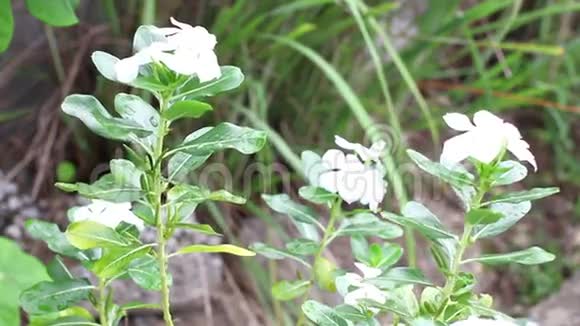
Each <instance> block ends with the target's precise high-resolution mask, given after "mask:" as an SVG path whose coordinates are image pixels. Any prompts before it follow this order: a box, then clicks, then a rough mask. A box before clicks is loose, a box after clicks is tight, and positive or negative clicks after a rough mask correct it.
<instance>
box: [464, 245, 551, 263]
mask: <svg viewBox="0 0 580 326" xmlns="http://www.w3.org/2000/svg"><path fill="white" fill-rule="evenodd" d="M555 258H556V256H554V255H553V254H551V253H549V252H547V251H545V250H544V249H542V248H540V247H531V248H528V249H525V250H520V251H514V252H510V253H506V254H491V255H483V256H481V257H476V258H470V259H466V260H464V261H463V262H462V264H466V263H471V262H479V263H482V264H486V265H501V264H509V263H517V264H522V265H538V264H543V263H547V262H550V261H552V260H554V259H555Z"/></svg>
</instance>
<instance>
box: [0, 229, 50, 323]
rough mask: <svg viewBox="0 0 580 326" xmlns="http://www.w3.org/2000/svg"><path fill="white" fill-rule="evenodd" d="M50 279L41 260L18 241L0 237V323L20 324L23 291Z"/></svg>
mask: <svg viewBox="0 0 580 326" xmlns="http://www.w3.org/2000/svg"><path fill="white" fill-rule="evenodd" d="M49 279H50V278H49V277H48V275H47V273H46V269H45V268H44V265H43V264H42V262H41V261H39V260H38V259H37V258H36V257H34V256H31V255H28V254H27V253H25V252H24V251H22V250H21V249H20V247H19V246H18V244H17V243H16V242H14V241H12V240H9V239H7V238H4V237H0V289H1V290H0V324H1V325H6V326H12V325H14V326H16V325H20V312H19V308H18V296H19V295H20V293H21V291H22V290H24V289H26V288H28V287H30V286H32V285H34V284H36V283H38V282H41V281H46V280H49Z"/></svg>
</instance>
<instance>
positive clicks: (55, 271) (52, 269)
mask: <svg viewBox="0 0 580 326" xmlns="http://www.w3.org/2000/svg"><path fill="white" fill-rule="evenodd" d="M46 271H47V272H48V275H49V276H50V278H51V279H52V280H53V281H66V280H72V279H74V276H73V275H72V273H71V272H70V271H69V270H68V268H67V267H66V265H65V264H64V262H63V261H62V258H60V256H55V257H54V258H53V259H52V260H51V261H50V263H48V265H46Z"/></svg>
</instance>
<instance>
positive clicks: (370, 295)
mask: <svg viewBox="0 0 580 326" xmlns="http://www.w3.org/2000/svg"><path fill="white" fill-rule="evenodd" d="M354 265H355V266H356V267H357V268H358V269H359V270H360V271H361V272H362V276H361V275H359V274H356V273H347V274H346V275H345V276H344V277H345V278H346V280H347V281H348V284H349V285H350V286H354V287H356V288H357V289H355V290H353V291H351V292H349V293H347V294H346V295H345V296H344V303H346V304H348V305H351V306H356V305H358V302H359V301H360V300H361V299H370V300H374V301H377V302H379V303H385V301H386V300H387V296H386V294H385V293H384V292H383V291H381V290H380V289H379V288H377V287H376V286H374V285H372V284H367V283H365V280H367V279H371V278H375V277H378V276H379V275H381V274H382V270H381V269H379V268H375V267H370V266H367V265H365V264H362V263H354ZM371 310H372V311H375V310H373V309H371ZM375 312H376V311H375Z"/></svg>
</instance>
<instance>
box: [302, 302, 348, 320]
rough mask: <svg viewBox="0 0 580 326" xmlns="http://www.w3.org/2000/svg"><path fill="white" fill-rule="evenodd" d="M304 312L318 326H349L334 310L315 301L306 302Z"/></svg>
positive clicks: (303, 306) (303, 307)
mask: <svg viewBox="0 0 580 326" xmlns="http://www.w3.org/2000/svg"><path fill="white" fill-rule="evenodd" d="M302 312H304V315H306V317H308V319H310V320H311V321H312V322H313V323H314V324H315V325H318V326H348V322H347V321H346V320H344V319H343V318H342V317H340V316H339V315H338V314H337V313H336V312H335V311H334V310H333V309H332V308H330V307H328V306H326V305H323V304H322V303H318V302H316V301H314V300H308V301H306V302H304V303H303V304H302Z"/></svg>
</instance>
